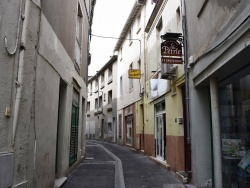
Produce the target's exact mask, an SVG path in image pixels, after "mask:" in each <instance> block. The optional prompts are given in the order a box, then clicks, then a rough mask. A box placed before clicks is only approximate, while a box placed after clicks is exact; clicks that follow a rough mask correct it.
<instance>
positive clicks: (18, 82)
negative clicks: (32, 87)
mask: <svg viewBox="0 0 250 188" xmlns="http://www.w3.org/2000/svg"><path fill="white" fill-rule="evenodd" d="M29 11H30V0H26V3H25V12H24V21H23V30H22V35H21V45H20V55H19V65H18V73H17V80H16V86H17V91H16V97H15V105H14V117H13V135H12V147H14V145H15V137H16V129H17V120H18V115H19V109H20V102H21V98H22V90H23V71H24V70H23V69H24V52H25V46H26V40H27V37H26V36H27V25H28V18H29Z"/></svg>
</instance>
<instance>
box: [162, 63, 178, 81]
mask: <svg viewBox="0 0 250 188" xmlns="http://www.w3.org/2000/svg"><path fill="white" fill-rule="evenodd" d="M176 69H177V66H176V67H175V66H174V65H173V64H164V63H162V64H161V79H167V80H172V79H173V77H175V76H176Z"/></svg>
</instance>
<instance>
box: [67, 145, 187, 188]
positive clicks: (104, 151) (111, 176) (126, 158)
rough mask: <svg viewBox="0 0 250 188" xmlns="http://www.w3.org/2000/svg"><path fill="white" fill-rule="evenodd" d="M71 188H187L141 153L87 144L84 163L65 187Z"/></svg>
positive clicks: (115, 147) (121, 147)
mask: <svg viewBox="0 0 250 188" xmlns="http://www.w3.org/2000/svg"><path fill="white" fill-rule="evenodd" d="M116 165H117V167H116ZM186 186H189V185H186ZM71 187H74V188H78V187H79V188H80V187H81V188H84V187H92V188H94V187H98V188H111V187H116V188H125V187H126V188H137V187H155V188H157V187H159V188H160V187H161V188H162V187H163V188H184V185H182V184H181V183H180V182H179V181H178V180H177V179H176V178H175V176H174V174H173V173H172V172H170V171H168V170H167V169H164V168H163V167H161V166H160V165H158V164H156V163H155V162H153V161H151V160H150V159H149V158H148V157H147V156H145V155H143V154H141V153H139V152H138V151H135V150H132V149H130V148H127V147H123V146H120V145H117V144H113V143H107V142H101V141H87V148H86V156H85V159H84V161H83V162H82V163H81V164H80V165H79V166H78V167H77V168H76V169H75V170H74V171H73V172H72V173H71V174H70V175H69V176H68V179H67V181H66V182H65V184H64V185H63V186H62V188H71Z"/></svg>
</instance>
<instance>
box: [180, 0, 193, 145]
mask: <svg viewBox="0 0 250 188" xmlns="http://www.w3.org/2000/svg"><path fill="white" fill-rule="evenodd" d="M181 12H182V30H183V45H184V61H185V97H186V99H185V100H186V114H185V115H186V121H187V128H186V129H187V143H188V144H191V137H190V110H189V85H188V80H189V78H188V53H187V21H186V7H185V0H181Z"/></svg>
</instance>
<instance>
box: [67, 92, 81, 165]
mask: <svg viewBox="0 0 250 188" xmlns="http://www.w3.org/2000/svg"><path fill="white" fill-rule="evenodd" d="M78 119H79V93H78V92H77V90H76V89H74V90H73V100H72V111H71V130H70V156H69V166H71V165H72V164H74V163H75V162H76V161H77V152H78Z"/></svg>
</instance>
